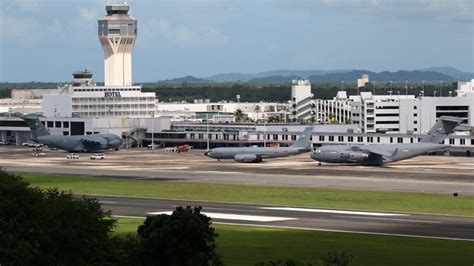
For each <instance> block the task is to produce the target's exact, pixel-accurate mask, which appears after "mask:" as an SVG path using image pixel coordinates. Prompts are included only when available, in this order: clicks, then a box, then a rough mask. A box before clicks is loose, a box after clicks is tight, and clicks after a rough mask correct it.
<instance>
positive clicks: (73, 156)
mask: <svg viewBox="0 0 474 266" xmlns="http://www.w3.org/2000/svg"><path fill="white" fill-rule="evenodd" d="M66 159H68V160H78V159H79V154H77V153H69V154H68V155H67V156H66Z"/></svg>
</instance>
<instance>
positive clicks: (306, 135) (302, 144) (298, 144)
mask: <svg viewBox="0 0 474 266" xmlns="http://www.w3.org/2000/svg"><path fill="white" fill-rule="evenodd" d="M311 132H313V128H312V127H307V128H305V129H304V131H303V135H301V137H299V139H297V140H296V141H295V143H293V145H291V146H290V147H294V148H308V149H309V148H311V141H310V138H311Z"/></svg>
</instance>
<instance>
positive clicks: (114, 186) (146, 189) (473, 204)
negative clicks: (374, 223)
mask: <svg viewBox="0 0 474 266" xmlns="http://www.w3.org/2000/svg"><path fill="white" fill-rule="evenodd" d="M23 176H24V177H25V179H26V180H27V181H28V182H30V183H31V184H32V185H33V186H39V187H42V188H48V187H58V188H60V189H62V190H71V191H73V192H74V193H84V194H103V195H122V196H141V197H156V198H172V199H186V200H206V201H227V202H239V203H259V204H280V205H294V206H311V207H328V208H348V209H365V210H381V211H402V212H418V213H437V214H452V215H467V216H474V196H460V197H456V198H455V197H452V196H450V195H441V194H424V193H406V192H379V191H360V190H342V189H327V188H324V189H320V188H308V187H278V186H264V185H231V184H211V183H194V182H182V181H151V180H127V179H113V178H94V177H78V176H47V175H35V174H24V175H23Z"/></svg>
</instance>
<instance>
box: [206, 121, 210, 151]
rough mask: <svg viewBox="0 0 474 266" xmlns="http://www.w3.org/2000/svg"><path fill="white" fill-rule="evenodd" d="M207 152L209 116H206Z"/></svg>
mask: <svg viewBox="0 0 474 266" xmlns="http://www.w3.org/2000/svg"><path fill="white" fill-rule="evenodd" d="M206 133H207V137H206V140H207V151H209V114H206Z"/></svg>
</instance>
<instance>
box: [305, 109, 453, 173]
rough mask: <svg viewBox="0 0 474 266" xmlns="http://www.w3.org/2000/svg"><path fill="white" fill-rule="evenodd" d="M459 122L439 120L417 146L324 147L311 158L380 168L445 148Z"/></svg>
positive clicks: (351, 145)
mask: <svg viewBox="0 0 474 266" xmlns="http://www.w3.org/2000/svg"><path fill="white" fill-rule="evenodd" d="M461 121H462V119H459V118H456V117H450V116H442V117H440V118H439V120H438V121H437V122H436V124H435V125H434V126H433V127H432V128H431V129H430V131H428V134H427V135H425V136H424V137H423V138H422V139H421V141H420V142H418V143H406V144H368V145H363V144H360V145H357V144H347V145H326V146H322V147H319V148H317V149H316V150H314V151H313V152H312V153H311V158H313V159H314V160H316V161H319V164H320V165H321V162H327V163H345V164H347V163H349V164H361V165H374V166H377V165H382V164H384V163H390V162H396V161H400V160H405V159H409V158H413V157H415V156H418V155H421V154H424V153H427V152H430V151H434V150H440V149H444V148H447V147H449V145H445V144H441V143H442V142H443V141H444V139H445V138H446V137H447V136H448V135H449V134H451V132H452V131H453V130H454V128H455V127H456V126H458V125H459V123H461Z"/></svg>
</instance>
